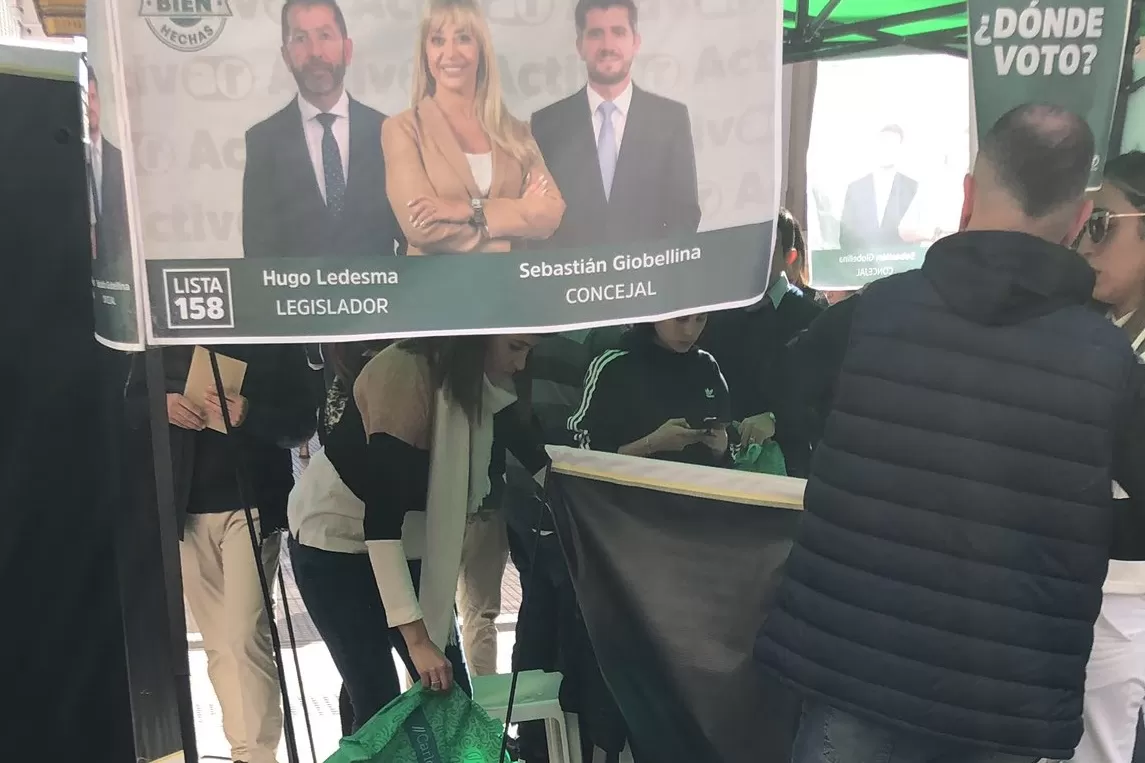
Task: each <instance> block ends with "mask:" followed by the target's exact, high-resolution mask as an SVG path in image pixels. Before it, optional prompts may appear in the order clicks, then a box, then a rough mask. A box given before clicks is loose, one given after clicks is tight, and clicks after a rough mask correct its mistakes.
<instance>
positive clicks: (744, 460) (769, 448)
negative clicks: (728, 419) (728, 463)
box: [735, 440, 787, 477]
mask: <svg viewBox="0 0 1145 763" xmlns="http://www.w3.org/2000/svg"><path fill="white" fill-rule="evenodd" d="M735 468H736V469H739V470H740V471H745V472H757V473H759V474H775V475H778V476H780V477H786V476H787V461H785V460H784V458H783V451H782V450H780V448H779V443H777V442H776V441H775V440H768V441H767V442H765V443H763V444H760V443H757V442H755V443H752V444H751V445H748V446H747V447H746V448H740V449H739V452H738V453H736V455H735Z"/></svg>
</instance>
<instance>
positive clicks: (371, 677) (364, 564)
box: [288, 536, 472, 731]
mask: <svg viewBox="0 0 1145 763" xmlns="http://www.w3.org/2000/svg"><path fill="white" fill-rule="evenodd" d="M288 544H289V548H290V563H291V565H292V566H293V568H294V579H295V581H297V583H298V592H299V593H301V594H302V601H303V602H304V603H305V604H306V610H307V612H309V613H310V619H311V620H313V621H314V626H315V627H316V628H317V629H318V632H319V633H320V634H321V635H322V640H323V641H325V642H326V648H327V649H329V650H330V657H331V659H333V660H334V665H335V666H336V667H337V668H338V672H339V673H340V674H341V675H342V681H343V683H344V684H345V688H346V693H347V694H349V695H350V703H351V705H352V706H353V709H354V721H353V724H352V728H353V730H354V731H357V730H358V729H359V728H361V727H362V724H364V723H365V722H366V721H368V720H370V719H371V718H373V717H374V715H375V714H376V713H377V712H378V711H379V710H381V709H382V708H383V707H385V706H386V705H388V704H389V703H390V702H391V701H393V699H394V698H395V697H397V696H398V694H399V693H400V685H399V683H398V672H397V668H395V667H394V660H393V656H392V654H391V652H390V647H391V646H392V647H393V648H394V649H396V650H397V652H398V654H399V655H400V656H401V658H402V661H403V662H404V663H405V664H406V668H407V669H408V670H409V671H410V675H413V676H415V677H416V676H417V671H416V670H415V669H414V667H413V663H412V662H411V661H410V656H409V649H408V648H407V647H406V642H405V639H404V638H402V635H401V633H400V632H399V631H398V630H397V629H396V628H390V627H389V623H388V622H387V620H386V609H385V607H384V606H383V605H382V598H381V596H380V595H379V593H378V585H377V583H376V582H375V581H374V571H373V569H372V568H371V567H370V558H369V556H368V555H366V554H341V553H337V552H334V551H323V550H321V549H317V548H311V547H310V546H304V545H302V544H301V543H299V542H298V541H297V540H295V539H294V537H293V536H291V537H290V539H289V541H288ZM409 565H410V575H411V576H412V577H413V580H414V585H415V587H416V585H417V581H418V579H419V578H420V577H421V562H420V561H417V560H413V561H411V562H410V563H409ZM456 631H457V627H456V623H455V624H454V641H455V642H456V643H455V644H451V645H450V646H448V647H446V649H445V656H446V658H447V659H448V660H449V661H450V662H451V663H452V664H453V680H454V681H456V682H457V684H458V686H460V687H461V688H462V690H464V691H465V693H466V694H472V690H471V688H470V684H469V672H468V670H466V667H465V660H464V658H463V657H462V655H461V647H460V646H457V645H456V644H457V643H460V639H459V638H458V637H457V632H456Z"/></svg>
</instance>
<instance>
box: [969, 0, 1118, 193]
mask: <svg viewBox="0 0 1145 763" xmlns="http://www.w3.org/2000/svg"><path fill="white" fill-rule="evenodd" d="M1129 5H1130V0H1090V1H1089V2H1076V0H1075V1H1074V2H1071V1H1070V0H1042V2H1037V3H1030V2H1018V1H1017V0H970V1H969V2H968V3H967V16H968V18H969V23H970V27H969V41H970V45H969V50H970V66H971V72H972V76H973V88H974V111H975V116H976V119H977V123H978V134H979V135H985V134H986V133H987V132H989V130H990V128H991V127H993V126H994V123H995V122H997V121H998V119H999V117H1001V116H1002V115H1003V114H1005V113H1006V112H1007V111H1009V110H1010V109H1012V108H1014V107H1015V106H1018V105H1021V104H1023V103H1052V104H1056V105H1059V106H1063V107H1065V108H1068V109H1069V110H1070V111H1072V112H1074V113H1075V114H1077V115H1078V116H1081V117H1084V118H1085V120H1086V122H1088V123H1089V127H1090V129H1092V130H1093V134H1094V137H1095V138H1096V140H1097V145H1096V151H1095V153H1094V156H1093V168H1092V173H1091V175H1090V184H1089V185H1090V189H1091V190H1095V189H1097V188H1100V187H1101V176H1102V170H1103V168H1104V167H1105V162H1106V160H1107V159H1108V154H1109V136H1110V130H1111V128H1112V126H1113V117H1114V112H1115V111H1116V106H1117V90H1118V84H1119V83H1120V81H1121V72H1122V68H1123V67H1124V56H1125V45H1126V40H1127V38H1128V34H1129ZM1116 152H1117V148H1116V147H1114V153H1115V154H1116Z"/></svg>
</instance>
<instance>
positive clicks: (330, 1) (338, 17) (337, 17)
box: [282, 0, 349, 45]
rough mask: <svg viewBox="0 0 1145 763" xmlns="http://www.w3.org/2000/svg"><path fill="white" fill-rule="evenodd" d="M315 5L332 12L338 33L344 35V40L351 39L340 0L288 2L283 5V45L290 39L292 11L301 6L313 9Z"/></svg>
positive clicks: (299, 0)
mask: <svg viewBox="0 0 1145 763" xmlns="http://www.w3.org/2000/svg"><path fill="white" fill-rule="evenodd" d="M315 5H321V6H324V7H326V8H329V9H330V12H331V13H333V14H334V23H335V24H337V25H338V31H339V32H341V33H342V39H345V38H347V37H349V34H348V33H347V32H346V17H345V16H344V15H343V14H342V8H341V7H339V5H338V0H286V2H285V3H283V5H282V44H283V45H285V44H286V41H287V40H289V39H290V9H291V8H297V7H299V6H303V7H306V8H312V7H314V6H315Z"/></svg>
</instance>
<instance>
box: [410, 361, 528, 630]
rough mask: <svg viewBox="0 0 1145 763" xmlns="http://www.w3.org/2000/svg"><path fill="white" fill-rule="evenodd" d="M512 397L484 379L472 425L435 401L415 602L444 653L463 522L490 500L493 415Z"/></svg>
mask: <svg viewBox="0 0 1145 763" xmlns="http://www.w3.org/2000/svg"><path fill="white" fill-rule="evenodd" d="M515 399H516V398H515V396H514V395H513V393H512V392H509V391H507V390H505V389H502V388H500V387H497V386H496V385H494V384H493V383H492V382H490V381H489V379H488V377H486V379H485V388H484V391H483V399H482V405H481V416H480V418H479V419H478V420H477V421H476V422H473V423H472V424H471V422H470V420H469V417H468V416H466V415H465V411H463V410H462V409H461V406H459V405H458V404H457V403H456V402H454V401H453V400H452V399H451V398H450V397H449V396H448V395H446V394H445V392H444V390H440V389H439V390H438V391H437V395H436V397H435V398H434V411H433V440H432V442H431V444H430V451H429V491H428V493H427V494H426V502H425V509H426V531H425V535H426V538H425V540H426V543H425V558H424V559H423V561H422V566H421V585H420V586H419V596H418V599H419V602H420V605H421V611H422V617H423V618H424V620H425V628H426V631H427V632H428V633H429V638H430V640H431V641H433V643H434V644H436V645H437V646H438V648H441V649H444V648H445V646H446V645H447V644H448V643H450V642H451V641H452V640H453V632H454V629H453V617H454V615H453V611H454V610H453V608H454V602H455V601H456V597H457V576H458V572H459V571H460V569H461V544H462V542H463V541H464V540H465V527H466V521H467V519H468V516H469V514H470V513H472V512H475V511H477V510H478V509H479V508H480V507H481V504H482V502H483V501H484V500H485V497H486V496H488V495H489V490H490V482H489V462H490V459H491V456H492V449H493V416H494V414H496V413H498V412H500V411H501V410H503V409H504V408H506V407H507V406H509V405H510V404H511V403H512V402H513V401H514V400H515Z"/></svg>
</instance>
